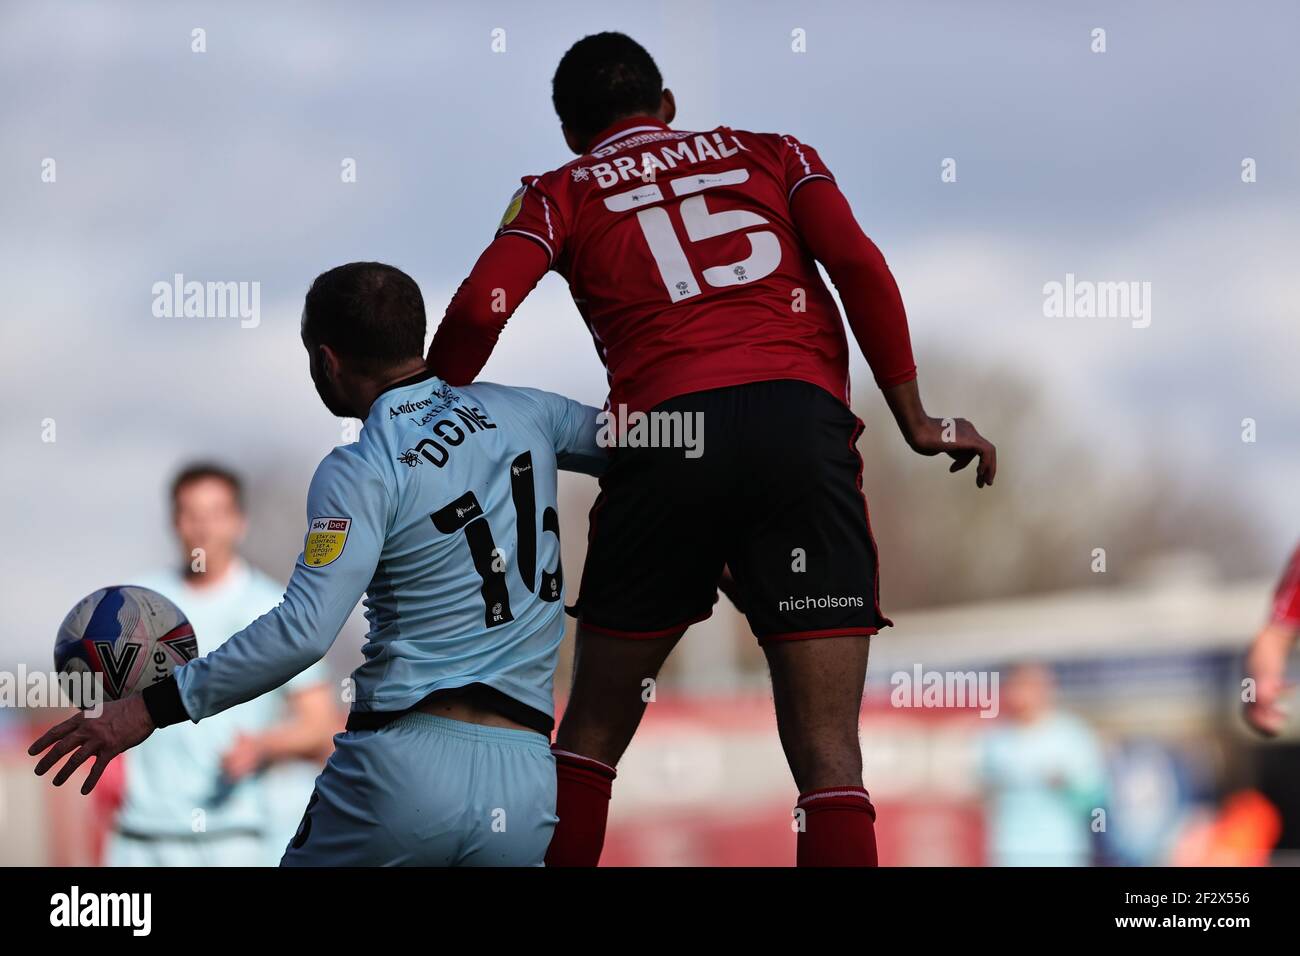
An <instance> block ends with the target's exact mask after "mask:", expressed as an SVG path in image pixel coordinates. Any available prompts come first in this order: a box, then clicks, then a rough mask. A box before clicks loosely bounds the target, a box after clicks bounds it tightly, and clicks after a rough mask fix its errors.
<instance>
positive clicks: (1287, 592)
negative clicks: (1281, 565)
mask: <svg viewBox="0 0 1300 956" xmlns="http://www.w3.org/2000/svg"><path fill="white" fill-rule="evenodd" d="M1272 622H1273V623H1274V624H1285V625H1290V626H1292V627H1297V626H1300V548H1296V550H1295V553H1294V554H1292V555H1291V562H1290V563H1289V564H1288V565H1287V568H1286V571H1285V572H1284V573H1283V575H1282V580H1281V581H1279V582H1278V585H1277V591H1276V592H1275V593H1274V595H1273V616H1272Z"/></svg>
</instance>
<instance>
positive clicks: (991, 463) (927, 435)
mask: <svg viewBox="0 0 1300 956" xmlns="http://www.w3.org/2000/svg"><path fill="white" fill-rule="evenodd" d="M904 437H905V438H906V439H907V443H908V445H910V446H911V448H912V450H913V451H914V452H916V453H917V454H920V455H938V454H941V453H942V454H946V455H948V456H949V457H951V458H952V460H953V462H952V467H951V468H949V469H948V470H949V471H961V470H962V469H963V468H965V467H966V466H967V465H969V464H970V463H971V462H972V461H974V460H975V459H976V458H978V459H979V466H978V467H977V468H976V469H975V485H976V487H978V488H983V487H984V486H985V485H991V484H993V479H994V477H996V475H997V472H998V450H997V449H996V448H994V447H993V443H992V442H991V441H989V440H988V439H987V438H985V437H984V436H983V435H981V434H980V433H979V432H977V431H976V430H975V426H974V425H972V424H971V423H970V422H968V421H966V419H964V418H927V419H925V420H924V421H923V422H921V423H920V424H919V425H918V426H916V427H915V428H912V429H909V430H908V432H907V433H906V434H905V435H904Z"/></svg>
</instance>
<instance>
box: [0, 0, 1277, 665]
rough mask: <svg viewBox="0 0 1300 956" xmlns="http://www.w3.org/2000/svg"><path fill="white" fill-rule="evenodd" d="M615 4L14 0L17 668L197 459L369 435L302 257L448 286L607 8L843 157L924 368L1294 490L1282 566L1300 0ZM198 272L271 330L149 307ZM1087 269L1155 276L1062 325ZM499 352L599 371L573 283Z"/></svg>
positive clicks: (703, 120)
mask: <svg viewBox="0 0 1300 956" xmlns="http://www.w3.org/2000/svg"><path fill="white" fill-rule="evenodd" d="M462 6H463V9H462ZM616 6H617V5H611V4H583V3H563V4H546V5H541V4H523V3H520V4H507V3H500V4H473V5H470V4H465V5H457V4H404V3H386V4H356V3H346V4H344V3H321V4H275V5H270V4H255V3H223V4H215V3H211V4H202V3H194V4H187V3H173V2H168V3H100V4H86V3H59V2H43V3H36V2H9V3H6V4H4V5H3V6H2V7H0V81H2V83H3V88H4V89H5V91H6V95H5V96H4V97H2V98H0V143H2V144H3V148H2V149H0V263H3V266H2V267H0V268H3V270H4V271H3V278H4V286H5V289H6V291H7V292H8V294H9V314H8V315H7V316H6V317H5V319H4V322H3V326H0V327H2V328H3V330H4V345H5V347H4V348H3V349H0V369H2V370H3V376H2V378H0V395H2V398H3V404H4V408H5V414H4V416H3V420H2V421H0V447H2V448H3V461H4V467H3V473H2V478H0V480H2V481H3V485H4V491H5V498H6V500H7V501H8V502H9V503H10V508H11V513H10V515H9V518H8V520H7V525H8V527H7V529H6V533H5V535H4V539H5V542H6V547H5V548H4V549H2V551H0V581H3V582H4V587H5V589H6V592H7V594H8V595H9V596H11V597H16V596H22V597H23V598H24V600H22V601H11V602H10V604H9V613H8V614H7V621H6V623H5V625H3V627H0V665H4V664H9V663H12V662H13V661H14V660H15V659H24V660H30V661H35V662H44V659H45V655H46V654H47V653H48V644H49V640H50V638H51V636H52V633H53V629H54V627H55V625H56V623H57V620H58V618H59V617H61V615H62V612H63V610H64V609H65V608H66V607H67V606H70V605H71V604H72V602H73V601H74V600H75V599H76V598H77V597H79V596H80V595H81V594H82V593H84V592H86V591H89V590H91V589H92V588H94V587H96V586H99V585H102V584H106V583H110V582H109V580H107V579H106V575H107V577H108V578H113V579H118V578H119V577H125V576H128V575H129V574H130V573H131V572H132V571H134V570H139V569H143V568H146V567H149V566H151V565H153V564H156V563H157V562H158V560H159V557H160V555H161V554H164V553H165V551H163V550H162V549H164V548H165V547H166V528H165V519H164V514H163V510H162V506H161V503H160V494H161V491H162V489H163V487H164V485H165V481H166V475H167V472H168V471H169V470H170V469H171V468H172V467H173V466H174V465H175V464H176V463H177V462H179V461H181V460H183V459H186V458H189V457H191V456H194V455H210V454H215V455H218V456H220V457H223V458H226V459H229V460H231V461H233V462H235V463H236V464H238V465H241V466H243V467H246V468H248V469H250V470H252V471H253V472H254V473H256V474H263V475H265V474H274V475H275V476H277V478H278V479H279V480H280V481H281V482H283V484H284V485H285V487H287V488H290V489H293V492H292V493H295V494H297V495H299V498H298V503H299V504H300V501H301V495H302V494H303V493H304V492H305V488H306V483H307V480H308V479H309V477H310V474H311V471H312V469H313V468H314V466H315V464H316V462H317V461H318V460H319V459H320V458H321V457H322V456H323V455H324V454H325V453H326V451H328V449H329V448H330V447H331V446H332V445H333V444H334V443H336V442H338V441H339V440H340V428H339V423H338V422H337V421H335V420H333V419H332V418H331V417H330V416H329V415H328V413H327V412H325V410H324V409H323V408H321V407H320V405H319V403H318V402H317V401H316V399H315V395H314V393H313V392H312V391H311V388H310V385H309V382H308V380H307V377H306V371H305V362H304V356H303V354H302V352H301V348H300V346H299V344H298V341H297V323H298V314H299V309H300V303H301V297H302V294H303V292H304V290H305V289H306V287H307V285H308V283H309V282H310V281H311V279H312V277H313V276H315V275H316V274H317V273H318V272H320V271H322V270H324V269H325V268H328V267H329V266H332V265H336V264H338V263H340V262H345V261H349V260H354V259H363V258H364V259H381V260H386V261H389V262H392V263H394V264H396V265H399V266H401V267H402V268H404V269H406V270H407V271H409V272H411V273H412V274H413V275H414V276H415V277H416V278H417V279H418V280H419V281H420V283H421V285H422V287H423V288H424V291H425V297H426V301H427V303H428V306H429V310H430V313H431V318H436V316H438V315H440V314H441V311H442V308H443V307H444V306H445V303H446V301H447V299H448V298H449V296H450V294H451V292H452V291H453V290H454V289H455V287H456V285H457V284H458V282H459V281H460V279H461V278H462V277H463V275H464V273H465V272H466V271H467V270H468V268H469V266H470V265H471V264H472V262H473V260H474V258H475V257H476V256H477V254H478V253H479V251H480V250H481V247H482V245H483V244H484V243H485V242H486V241H487V240H488V239H489V238H490V236H491V233H492V230H493V228H494V226H495V223H496V221H497V219H498V218H499V216H500V214H501V211H502V210H503V208H504V206H505V204H506V201H507V200H508V198H509V196H510V194H511V192H512V191H513V190H514V188H515V186H516V185H517V184H518V180H519V177H520V176H522V175H524V174H531V173H537V172H542V171H544V170H546V169H548V168H551V167H553V166H556V165H558V164H560V163H562V162H564V161H566V159H567V158H568V156H567V153H566V150H565V148H564V145H563V142H562V140H561V138H560V134H559V129H558V125H557V123H556V121H555V119H554V115H553V113H552V111H551V107H550V102H549V80H550V76H551V73H552V71H553V70H554V66H555V63H556V61H557V60H558V58H559V56H560V55H561V54H562V53H563V51H564V50H565V49H566V48H567V46H568V45H569V44H570V43H571V42H573V41H574V40H576V39H577V38H579V37H580V36H582V35H584V34H586V33H591V32H595V31H597V30H601V29H622V30H625V31H627V32H629V33H631V34H632V35H634V36H636V37H637V38H638V39H640V40H641V41H642V42H643V43H644V44H645V45H646V46H647V47H649V48H650V50H651V52H652V53H654V55H655V56H656V58H657V59H658V61H659V64H660V66H661V68H662V70H663V73H664V75H665V78H666V81H667V83H668V85H669V86H671V87H672V88H673V89H674V90H675V92H676V93H677V95H678V101H679V104H680V107H681V109H680V113H679V117H678V123H677V125H679V126H681V127H697V128H711V127H713V126H715V125H718V124H720V123H726V124H728V125H731V126H735V127H739V128H750V129H762V130H772V131H780V132H790V133H793V134H795V135H797V136H798V137H800V138H801V139H803V140H805V141H807V142H809V143H812V144H813V145H815V146H816V147H817V148H818V149H819V150H820V152H821V153H822V156H823V158H824V159H825V160H826V161H827V162H828V163H829V164H830V166H831V168H832V169H833V170H835V172H836V174H837V176H838V177H839V180H840V182H841V186H842V188H843V189H844V191H845V192H846V194H847V195H848V196H849V198H850V201H851V202H852V203H853V205H854V207H855V209H856V210H857V212H858V215H859V218H860V219H861V221H862V223H863V225H864V227H865V229H866V230H867V232H868V234H869V235H871V236H872V237H873V238H874V239H875V240H876V242H877V243H878V244H879V245H880V246H881V248H882V249H883V250H884V252H885V254H886V256H887V258H888V259H889V261H890V263H891V266H892V267H893V269H894V271H895V274H896V275H897V277H898V280H899V283H900V286H901V288H902V291H903V295H904V300H905V301H906V302H907V304H908V310H909V313H910V315H911V321H912V329H913V337H914V340H915V342H916V345H917V353H918V362H919V365H920V368H921V374H922V382H923V384H924V375H925V361H926V354H927V352H928V351H929V352H935V351H942V352H944V353H945V354H949V355H951V354H961V355H967V356H969V357H970V361H971V362H972V364H973V365H988V364H993V363H997V364H1001V365H1006V366H1011V367H1014V368H1016V369H1018V370H1020V371H1021V372H1022V373H1023V374H1025V375H1027V376H1029V377H1031V378H1035V379H1037V380H1039V381H1040V382H1041V383H1042V385H1043V387H1044V389H1046V390H1047V392H1048V394H1049V395H1050V396H1051V398H1052V400H1053V401H1054V402H1056V403H1057V404H1058V405H1059V407H1061V408H1062V409H1063V416H1062V422H1061V427H1062V428H1069V429H1074V430H1078V431H1080V432H1083V433H1085V434H1088V435H1091V436H1093V437H1094V439H1095V441H1096V445H1095V447H1096V448H1097V449H1098V453H1099V454H1106V455H1112V456H1119V457H1120V458H1123V457H1124V456H1129V455H1133V454H1135V453H1136V449H1137V448H1139V447H1140V446H1141V445H1142V444H1143V443H1144V442H1146V441H1148V440H1150V439H1151V438H1152V437H1157V438H1159V439H1160V440H1161V442H1162V444H1165V445H1167V446H1168V447H1170V448H1171V449H1172V453H1173V454H1175V455H1176V456H1177V458H1178V462H1179V463H1180V464H1181V465H1182V466H1183V467H1186V468H1189V469H1212V470H1214V471H1215V472H1216V473H1218V474H1221V475H1222V477H1223V479H1224V481H1225V482H1226V483H1227V484H1229V485H1230V486H1232V487H1234V488H1236V489H1238V490H1239V492H1240V493H1241V494H1242V495H1243V496H1247V497H1248V498H1249V500H1251V501H1252V503H1254V504H1255V505H1256V506H1257V507H1258V508H1259V509H1260V511H1261V513H1262V514H1264V515H1267V516H1268V518H1267V523H1268V524H1269V525H1270V526H1271V527H1273V528H1274V533H1275V539H1274V540H1273V542H1272V545H1271V546H1272V547H1273V550H1274V556H1275V557H1276V558H1278V559H1280V557H1281V554H1282V552H1283V550H1284V548H1285V546H1286V544H1287V542H1288V541H1290V540H1291V539H1292V538H1294V536H1295V529H1296V527H1297V526H1300V508H1298V507H1297V505H1296V502H1295V497H1294V491H1293V486H1294V485H1295V484H1296V481H1295V475H1296V472H1297V469H1298V468H1300V443H1298V442H1297V441H1296V438H1297V436H1300V376H1297V374H1296V364H1297V339H1298V336H1297V333H1296V328H1297V317H1296V315H1295V311H1296V307H1295V302H1296V301H1297V300H1298V299H1300V296H1298V295H1297V293H1300V278H1298V276H1300V270H1297V269H1296V267H1295V261H1296V259H1297V257H1300V219H1297V217H1296V216H1295V210H1296V208H1297V204H1296V203H1297V198H1298V196H1300V163H1298V162H1297V158H1298V156H1300V126H1298V125H1297V123H1296V105H1297V92H1298V91H1300V82H1298V81H1300V62H1298V61H1297V58H1296V57H1295V55H1294V49H1293V47H1294V38H1295V37H1296V36H1297V35H1300V30H1298V28H1300V12H1297V8H1296V7H1295V6H1294V5H1293V4H1289V3H1282V2H1278V3H1238V4H1233V5H1231V6H1224V5H1221V4H1198V3H1143V4H1130V3H1091V4H1087V5H1083V4H1074V5H1066V4H1038V3H1008V4H978V5H977V4H961V3H934V2H917V3H835V2H827V3H818V4H816V5H812V7H813V8H812V9H810V8H809V5H805V4H796V3H717V4H710V3H707V2H692V3H666V4H636V5H632V4H629V5H626V6H627V10H628V11H629V12H627V13H619V12H616ZM195 27H201V28H203V29H204V30H205V31H206V39H207V52H206V53H202V54H198V53H193V52H191V49H190V46H191V30H192V29H193V28H195ZM1098 27H1100V28H1103V29H1105V30H1106V41H1107V50H1106V52H1105V53H1093V52H1091V50H1090V43H1091V36H1090V34H1091V31H1092V30H1093V29H1094V28H1098ZM497 28H500V29H503V30H504V31H505V42H506V51H505V52H504V53H495V52H493V51H492V46H491V43H492V31H493V30H494V29H497ZM796 29H798V30H803V31H805V34H806V38H807V52H804V53H795V52H793V51H792V50H791V34H792V31H794V30H796ZM47 157H48V158H53V159H54V160H55V161H56V163H57V181H56V182H54V183H45V182H42V180H41V164H42V161H43V160H44V159H45V158H47ZM947 157H952V158H954V159H955V160H956V162H957V174H958V175H957V181H956V182H954V183H943V182H941V181H940V175H939V173H940V163H941V161H942V160H943V159H945V158H947ZM1244 157H1252V158H1254V159H1255V160H1256V161H1257V163H1258V181H1257V182H1255V183H1252V184H1245V183H1242V182H1241V179H1240V166H1241V162H1242V159H1243V158H1244ZM344 158H352V159H355V160H356V163H357V171H358V178H357V182H356V183H351V184H345V183H342V182H341V181H340V175H339V173H340V163H341V162H342V161H343V160H344ZM177 272H180V273H183V274H184V275H185V276H186V277H187V278H191V279H197V280H200V281H228V280H229V281H248V282H252V281H256V282H260V283H261V296H262V316H261V324H260V325H259V326H258V327H257V328H255V329H241V328H240V327H239V323H238V321H237V320H231V319H164V318H157V317H155V316H154V315H153V314H152V312H151V308H150V306H151V300H152V296H151V288H152V286H153V283H155V282H157V281H160V280H163V281H167V280H170V277H171V276H172V275H173V274H174V273H177ZM1067 272H1072V273H1074V274H1076V275H1078V276H1079V277H1081V278H1089V279H1095V280H1102V281H1146V282H1150V283H1151V284H1152V289H1153V292H1152V304H1153V308H1152V323H1151V326H1150V327H1149V328H1146V329H1134V328H1132V327H1131V325H1130V323H1128V322H1127V321H1124V320H1115V319H1075V320H1066V319H1048V318H1045V317H1044V316H1043V312H1042V299H1043V296H1042V287H1043V284H1044V283H1046V282H1050V281H1060V280H1063V278H1064V276H1065V274H1066V273H1067ZM855 374H856V375H857V376H858V377H863V376H864V375H865V369H864V368H863V367H862V365H861V363H860V362H859V363H858V365H857V366H856V368H855ZM485 377H489V378H493V379H496V380H498V381H505V382H510V383H513V384H528V385H535V386H541V387H547V388H552V389H556V390H563V391H566V392H568V393H570V394H572V395H574V396H575V397H577V398H581V399H584V400H587V401H591V402H595V403H599V402H600V401H601V400H602V399H603V397H604V382H603V374H602V372H601V370H600V368H599V366H598V364H597V362H596V359H595V355H594V352H593V350H592V348H591V345H590V342H589V340H588V339H587V337H586V333H585V331H584V330H583V328H582V326H581V324H580V322H579V321H578V319H577V317H576V313H575V312H574V310H573V308H572V305H571V304H570V303H569V301H568V298H567V291H566V289H565V287H564V284H563V282H562V281H560V280H559V279H557V278H556V277H549V278H548V279H547V280H545V282H544V283H543V284H542V286H541V287H540V288H539V289H538V291H537V292H536V293H535V295H534V297H533V298H531V299H530V300H529V301H528V302H527V303H526V304H525V305H524V307H523V308H522V309H521V311H520V312H519V314H518V315H517V316H516V318H515V319H514V320H513V321H512V323H511V325H510V327H509V328H508V329H507V331H506V333H505V336H504V337H503V339H502V343H501V346H500V348H499V349H498V352H497V354H496V355H494V357H493V359H492V361H491V363H490V364H489V366H488V369H487V371H486V373H485ZM975 401H976V403H977V399H976V400H975ZM961 411H963V413H965V411H966V410H964V409H963V410H961ZM972 417H975V415H974V414H972ZM1244 417H1253V418H1255V419H1256V420H1257V421H1258V423H1259V424H1258V428H1259V440H1258V442H1257V443H1255V444H1253V445H1243V443H1242V442H1241V440H1240V422H1241V419H1242V418H1244ZM47 418H52V419H54V420H55V422H56V423H57V441H56V442H54V443H52V444H51V443H46V442H42V441H41V430H42V424H41V423H42V422H43V421H44V420H45V419H47ZM1044 493H1045V494H1046V493H1050V492H1049V491H1048V490H1046V489H1045V491H1044ZM295 521H296V513H295V516H294V517H293V518H292V519H287V520H286V524H285V528H288V527H290V526H292V525H294V523H295ZM290 546H292V545H290Z"/></svg>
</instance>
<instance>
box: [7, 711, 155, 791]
mask: <svg viewBox="0 0 1300 956" xmlns="http://www.w3.org/2000/svg"><path fill="white" fill-rule="evenodd" d="M153 731H154V725H153V720H152V718H150V716H149V710H148V708H146V707H145V705H144V698H143V697H141V696H140V695H139V694H137V695H135V696H134V697H128V698H126V699H125V700H110V701H108V702H107V703H105V704H104V709H103V711H102V712H101V713H100V715H99V716H98V717H87V716H86V715H85V714H84V713H77V714H74V715H73V716H71V717H69V718H68V719H67V720H65V721H64V722H63V723H61V724H56V725H55V726H53V727H51V728H50V729H49V730H47V731H46V732H45V733H44V735H42V736H41V738H40V739H39V740H37V741H36V743H34V744H32V745H31V746H30V747H28V748H27V753H28V754H30V755H31V756H33V757H35V756H36V755H37V754H39V753H40V752H41V751H42V750H45V749H46V748H49V751H50V752H49V753H47V754H46V755H45V756H44V757H42V758H41V759H40V762H39V763H37V764H36V776H38V777H41V776H44V775H45V773H46V771H48V770H49V769H50V768H51V767H53V766H54V765H55V764H56V763H58V762H59V761H60V760H62V759H63V758H64V756H66V755H67V754H72V756H71V757H68V761H67V763H65V764H64V765H63V766H62V767H61V768H60V769H59V772H58V773H57V774H55V775H54V785H55V786H56V787H61V786H63V785H64V784H65V783H66V782H67V780H68V778H69V777H71V776H72V774H73V772H74V771H75V770H76V769H77V768H78V767H80V766H81V765H82V764H83V763H85V762H86V761H87V760H89V759H91V758H92V757H93V758H94V759H95V765H94V766H93V767H92V768H91V769H90V773H89V774H88V775H87V776H86V782H85V783H83V784H82V785H81V792H82V793H83V794H85V793H90V791H92V790H94V789H95V784H97V783H98V782H99V778H100V777H101V776H102V775H103V773H104V770H105V768H107V767H108V764H109V762H110V761H111V760H112V759H113V758H114V757H116V756H117V755H118V754H120V753H121V752H122V751H124V750H129V749H130V748H131V747H134V746H135V745H136V744H138V743H140V741H142V740H144V739H145V738H146V737H148V736H149V735H150V734H151V733H153Z"/></svg>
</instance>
